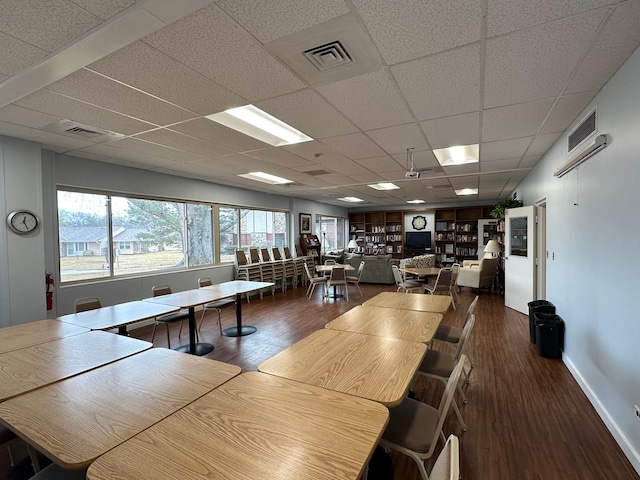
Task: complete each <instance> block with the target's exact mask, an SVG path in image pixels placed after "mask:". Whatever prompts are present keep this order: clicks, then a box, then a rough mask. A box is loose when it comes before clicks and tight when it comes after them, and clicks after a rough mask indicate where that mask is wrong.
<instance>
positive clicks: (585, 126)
mask: <svg viewBox="0 0 640 480" xmlns="http://www.w3.org/2000/svg"><path fill="white" fill-rule="evenodd" d="M596 130H597V123H596V111H595V110H594V111H593V112H591V113H590V114H589V116H588V117H587V118H586V119H585V120H584V121H583V122H582V123H581V124H580V125H578V126H577V127H576V128H575V130H574V131H573V132H571V133H570V134H569V137H568V140H567V142H568V145H567V153H571V152H572V151H573V150H575V148H576V147H577V146H578V145H580V144H582V142H584V141H585V140H586V139H587V138H589V137H590V136H591V135H593V134H594V133H595V132H596Z"/></svg>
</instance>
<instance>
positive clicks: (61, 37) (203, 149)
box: [0, 0, 640, 206]
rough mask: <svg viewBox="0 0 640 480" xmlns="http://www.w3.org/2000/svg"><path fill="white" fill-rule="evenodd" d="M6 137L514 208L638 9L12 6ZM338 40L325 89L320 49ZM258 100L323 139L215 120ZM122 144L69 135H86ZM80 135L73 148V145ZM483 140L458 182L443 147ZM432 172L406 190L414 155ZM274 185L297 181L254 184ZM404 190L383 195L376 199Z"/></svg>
mask: <svg viewBox="0 0 640 480" xmlns="http://www.w3.org/2000/svg"><path fill="white" fill-rule="evenodd" d="M0 10H1V13H2V14H1V15H0V82H1V83H0V107H2V108H0V134H2V135H9V136H13V137H17V138H23V139H27V140H32V141H35V142H39V143H41V144H42V145H43V146H44V147H45V148H48V149H51V150H54V151H56V152H60V153H67V154H69V155H74V156H79V157H84V158H89V159H94V160H99V161H103V162H109V163H115V164H120V165H130V166H133V167H137V168H142V169H148V170H154V171H157V172H163V173H168V174H172V175H180V176H186V177H192V178H198V179H203V180H207V181H210V182H215V183H224V184H229V185H236V186H241V187H244V188H249V189H253V190H259V191H264V192H272V193H279V194H285V195H291V196H297V197H301V198H310V199H314V200H318V201H321V202H325V203H330V204H336V205H345V206H349V204H345V203H342V202H340V201H338V200H337V197H342V196H357V197H360V198H362V199H364V200H365V201H366V202H367V203H365V204H364V205H372V206H387V205H402V204H404V202H405V201H406V200H411V199H414V198H422V199H424V200H426V201H427V203H441V202H450V201H455V200H456V199H457V197H456V195H455V193H454V189H456V188H478V189H479V194H478V195H473V196H470V197H460V200H465V201H466V200H482V201H485V200H486V201H492V200H495V199H497V198H501V197H503V196H505V195H507V194H509V193H510V192H511V191H512V190H513V189H514V188H515V187H516V186H517V184H518V183H519V182H520V181H521V180H522V178H524V176H525V175H526V174H527V173H528V172H529V171H530V169H531V168H532V167H533V166H534V165H535V164H536V162H537V161H538V160H539V159H540V157H541V156H542V155H543V154H544V153H545V151H546V150H547V149H548V148H549V147H550V146H551V145H552V144H553V143H554V142H555V141H556V139H557V138H558V137H559V136H560V134H561V132H563V131H564V130H565V129H566V128H567V127H568V126H569V125H570V124H571V123H572V122H573V121H574V120H575V119H576V115H578V114H579V113H580V112H581V111H582V110H583V109H584V107H585V106H586V105H587V104H588V103H589V101H590V100H591V99H592V98H593V96H594V95H595V94H596V93H597V92H598V90H599V89H600V88H601V87H602V86H603V85H604V84H605V83H606V81H607V80H608V79H609V78H610V77H611V76H612V75H613V74H614V73H615V72H616V70H617V69H618V68H619V67H620V66H621V65H622V64H623V63H624V61H625V60H626V59H627V58H628V57H629V55H631V53H632V52H633V51H634V50H635V49H636V48H637V47H638V45H639V43H640V0H627V1H611V0H457V1H453V0H431V1H426V0H402V1H400V0H398V1H388V0H344V1H343V0H321V1H320V0H317V1H313V0H270V1H251V0H218V1H213V2H211V1H207V0H190V1H188V2H186V1H183V2H176V1H175V0H147V1H142V0H141V1H137V2H136V1H134V0H48V1H47V2H25V1H24V0H2V1H0ZM334 40H339V41H340V42H342V43H343V46H344V47H345V48H346V50H347V51H348V52H349V53H350V54H351V56H352V62H351V63H349V64H347V65H344V66H340V67H336V68H335V69H329V70H327V71H323V72H319V71H314V70H313V69H310V68H309V65H310V64H309V63H307V62H308V60H306V58H305V57H304V56H303V54H302V52H303V51H304V50H307V49H310V48H312V47H316V46H319V45H324V44H325V43H329V42H331V41H334ZM248 103H252V104H254V105H256V106H258V107H260V108H262V109H263V110H266V111H267V112H269V113H271V114H272V115H275V116H276V117H278V118H280V119H281V120H284V121H285V122H287V123H289V124H291V125H293V126H295V127H296V128H298V129H299V130H301V131H303V132H304V133H306V134H307V135H309V136H311V137H313V138H314V139H315V140H314V141H313V142H308V143H303V144H299V145H294V146H287V147H279V148H275V147H270V146H268V145H267V144H264V143H262V142H260V141H258V140H254V139H252V138H249V137H246V136H244V135H242V134H239V133H236V132H234V131H232V130H229V129H227V128H226V127H223V126H221V125H218V124H216V123H214V122H212V121H210V120H207V119H206V118H204V117H205V115H209V114H212V113H216V112H219V111H221V110H224V109H227V108H230V107H235V106H240V105H244V104H248ZM61 120H67V121H71V122H74V123H77V124H80V125H81V126H82V127H84V128H87V129H92V130H104V131H106V132H107V133H109V132H113V133H117V134H119V135H116V136H113V135H101V136H97V137H84V136H78V135H71V134H68V133H64V130H65V129H61V127H66V128H68V127H69V126H70V124H69V123H68V122H64V123H63V124H60V123H59V122H60V121H61ZM60 132H63V133H60ZM470 143H480V163H477V164H473V165H467V166H454V167H446V168H441V167H439V166H438V164H437V162H436V160H435V157H434V155H433V153H432V149H435V148H442V147H446V146H451V145H461V144H470ZM409 147H412V148H415V153H414V161H415V164H416V168H418V169H423V168H429V167H434V171H433V172H432V173H423V174H422V176H421V178H420V179H419V180H415V179H414V180H408V179H406V178H405V171H406V169H407V162H406V157H407V155H406V150H407V148H409ZM255 170H261V171H264V172H267V173H271V174H274V175H279V176H283V177H286V178H288V179H290V180H293V181H294V182H295V183H294V184H291V185H288V186H269V185H266V184H261V183H257V182H254V181H251V180H248V179H244V178H241V177H238V174H242V173H247V172H250V171H255ZM380 181H395V182H396V183H397V184H398V185H399V186H400V187H401V188H400V189H399V190H393V191H387V192H384V191H383V192H380V191H376V190H373V189H371V188H369V187H367V184H369V183H375V182H380Z"/></svg>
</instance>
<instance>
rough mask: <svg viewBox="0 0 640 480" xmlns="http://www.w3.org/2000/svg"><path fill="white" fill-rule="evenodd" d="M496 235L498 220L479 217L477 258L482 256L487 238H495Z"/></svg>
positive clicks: (479, 258) (487, 241)
mask: <svg viewBox="0 0 640 480" xmlns="http://www.w3.org/2000/svg"><path fill="white" fill-rule="evenodd" d="M497 236H498V220H495V219H491V218H480V219H479V220H478V260H481V259H483V258H484V247H486V246H487V243H489V240H495V239H496V237H497Z"/></svg>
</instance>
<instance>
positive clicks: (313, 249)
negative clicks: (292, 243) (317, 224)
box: [300, 233, 322, 265]
mask: <svg viewBox="0 0 640 480" xmlns="http://www.w3.org/2000/svg"><path fill="white" fill-rule="evenodd" d="M300 248H301V249H302V254H303V255H307V256H310V257H313V261H314V262H315V263H317V264H318V265H320V264H321V263H322V257H321V254H320V252H321V250H320V248H321V244H320V239H319V238H318V236H317V235H309V234H306V233H305V234H303V235H300Z"/></svg>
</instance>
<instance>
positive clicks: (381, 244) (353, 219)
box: [349, 211, 404, 258]
mask: <svg viewBox="0 0 640 480" xmlns="http://www.w3.org/2000/svg"><path fill="white" fill-rule="evenodd" d="M403 219H404V213H403V212H402V211H389V212H385V211H377V212H354V213H350V214H349V239H350V240H351V239H355V240H356V242H357V243H358V246H359V247H361V248H362V249H363V251H364V253H365V254H367V255H373V254H376V253H379V254H391V255H393V257H394V258H401V257H402V249H403V243H404V233H403V231H404V226H403V221H404V220H403Z"/></svg>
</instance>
